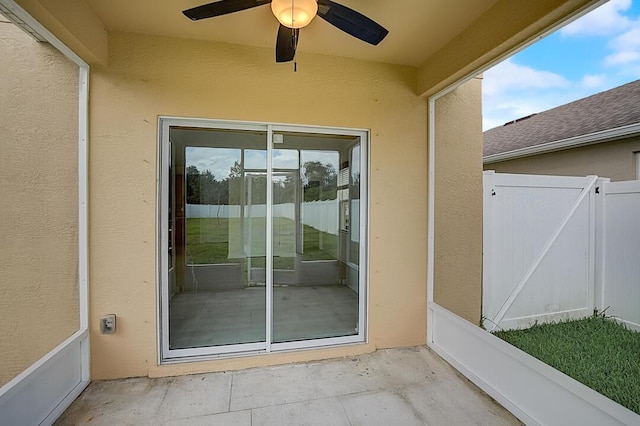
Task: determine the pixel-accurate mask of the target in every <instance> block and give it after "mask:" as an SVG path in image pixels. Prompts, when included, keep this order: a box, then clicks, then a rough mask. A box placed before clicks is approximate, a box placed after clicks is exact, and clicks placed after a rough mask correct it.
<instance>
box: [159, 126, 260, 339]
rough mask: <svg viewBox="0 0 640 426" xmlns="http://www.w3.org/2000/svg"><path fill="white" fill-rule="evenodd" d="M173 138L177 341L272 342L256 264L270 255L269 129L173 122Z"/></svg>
mask: <svg viewBox="0 0 640 426" xmlns="http://www.w3.org/2000/svg"><path fill="white" fill-rule="evenodd" d="M169 139H170V147H171V156H172V158H171V160H172V162H171V173H172V174H173V176H172V178H171V179H170V182H171V187H170V188H169V191H170V197H169V199H170V200H171V203H172V204H173V205H174V208H173V209H171V213H172V214H171V215H170V216H169V220H170V221H171V222H172V223H171V224H170V226H169V229H171V240H172V247H171V257H172V259H173V260H172V262H171V263H172V265H173V272H172V279H171V282H172V287H171V289H170V294H169V309H168V310H169V348H170V349H190V348H199V347H210V346H225V345H239V344H246V343H255V342H264V341H265V339H266V293H265V282H264V279H262V280H260V279H257V280H256V279H255V277H252V274H251V272H252V262H253V263H255V262H256V261H260V260H262V261H264V257H265V256H266V204H267V203H266V188H267V186H266V185H267V180H266V140H267V139H266V133H265V132H249V131H231V130H216V129H190V128H171V129H170V137H169ZM261 158H262V161H261ZM248 167H251V169H249V168H248Z"/></svg>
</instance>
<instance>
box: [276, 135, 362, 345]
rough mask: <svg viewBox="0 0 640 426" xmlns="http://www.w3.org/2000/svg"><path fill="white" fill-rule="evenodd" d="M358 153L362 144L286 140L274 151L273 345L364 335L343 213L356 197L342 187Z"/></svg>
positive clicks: (336, 140)
mask: <svg viewBox="0 0 640 426" xmlns="http://www.w3.org/2000/svg"><path fill="white" fill-rule="evenodd" d="M358 145H359V138H357V137H351V138H347V137H339V136H328V135H315V134H300V133H285V134H283V137H282V142H281V143H279V144H278V145H277V148H278V149H274V154H273V173H272V182H271V184H272V185H273V196H272V214H273V234H272V240H273V264H274V270H273V343H285V342H295V341H303V340H313V339H323V338H335V337H345V336H353V335H357V334H358V333H359V326H358V323H359V317H360V316H359V315H360V304H361V302H360V300H361V298H360V296H359V278H358V271H357V268H356V270H355V273H353V272H352V270H353V268H351V269H350V268H349V266H348V258H349V250H350V249H351V244H350V235H349V233H348V227H347V225H346V223H347V222H348V219H346V218H345V216H344V215H345V214H346V213H347V212H343V210H341V205H342V204H341V203H342V201H346V203H347V204H346V205H349V202H350V201H352V196H353V195H355V192H353V191H350V187H351V186H352V185H351V182H352V180H351V179H346V180H343V181H340V179H339V175H344V174H345V172H344V170H348V168H349V167H348V164H349V162H350V157H351V156H352V154H351V153H352V150H353V148H354V147H355V146H358ZM285 152H287V153H288V154H287V155H286V156H285V155H283V154H282V153H285ZM294 152H295V155H294V154H293V153H294ZM284 158H286V159H288V160H287V161H286V162H285V161H284ZM294 158H296V159H298V161H297V162H295V161H293V159H294ZM349 175H350V174H349V172H348V171H347V172H346V176H349ZM343 198H344V200H343ZM345 221H346V222H345ZM353 280H355V281H353Z"/></svg>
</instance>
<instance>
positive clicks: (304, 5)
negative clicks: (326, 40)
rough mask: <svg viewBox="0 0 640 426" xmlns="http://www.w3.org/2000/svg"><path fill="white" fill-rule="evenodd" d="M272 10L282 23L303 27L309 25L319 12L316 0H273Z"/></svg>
mask: <svg viewBox="0 0 640 426" xmlns="http://www.w3.org/2000/svg"><path fill="white" fill-rule="evenodd" d="M271 10H272V11H273V14H274V15H275V16H276V18H277V19H278V21H280V23H281V24H282V25H284V26H285V27H288V28H302V27H306V26H307V25H309V23H310V22H311V20H312V19H313V18H314V17H315V16H316V14H317V13H318V2H317V1H316V0H293V1H292V0H272V1H271Z"/></svg>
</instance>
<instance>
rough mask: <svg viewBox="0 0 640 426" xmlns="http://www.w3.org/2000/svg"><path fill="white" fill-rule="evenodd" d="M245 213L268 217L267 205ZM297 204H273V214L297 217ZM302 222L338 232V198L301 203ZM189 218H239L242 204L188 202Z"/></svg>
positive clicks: (258, 206)
mask: <svg viewBox="0 0 640 426" xmlns="http://www.w3.org/2000/svg"><path fill="white" fill-rule="evenodd" d="M247 209H250V212H249V210H247V212H245V215H250V216H251V217H266V216H267V207H266V205H264V204H255V205H252V206H247ZM295 214H296V213H295V204H293V203H283V204H276V205H274V206H273V215H274V216H276V217H286V218H289V219H291V220H294V219H295ZM301 216H302V223H303V224H305V225H308V226H312V227H314V228H316V229H317V230H319V231H322V232H327V233H330V234H334V235H337V234H338V200H325V201H308V202H305V203H302V204H301ZM187 217H188V218H207V217H219V218H238V217H240V206H235V205H232V206H226V205H220V206H218V205H208V204H187Z"/></svg>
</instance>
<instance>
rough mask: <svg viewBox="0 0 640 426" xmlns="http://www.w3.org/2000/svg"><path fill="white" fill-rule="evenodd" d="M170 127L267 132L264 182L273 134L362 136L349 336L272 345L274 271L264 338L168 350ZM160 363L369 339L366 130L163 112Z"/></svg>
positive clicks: (269, 171) (270, 262) (269, 170)
mask: <svg viewBox="0 0 640 426" xmlns="http://www.w3.org/2000/svg"><path fill="white" fill-rule="evenodd" d="M171 127H192V128H202V129H221V130H244V131H261V132H266V134H267V141H266V142H267V143H266V145H267V164H268V167H267V181H271V180H272V176H273V167H272V161H271V159H272V153H273V149H274V146H273V135H274V133H283V132H294V133H308V134H323V135H340V136H356V137H360V150H361V154H360V156H361V164H360V175H361V180H360V205H361V206H363V207H362V208H361V211H360V229H359V231H360V265H359V287H358V289H359V293H358V297H359V301H358V302H359V303H358V310H359V311H358V324H359V327H358V333H357V334H354V335H351V336H343V337H332V338H323V339H311V340H303V341H294V342H284V343H272V342H271V340H272V327H273V324H272V318H271V313H272V311H273V306H272V295H273V293H272V292H273V275H272V274H270V273H267V274H266V277H267V282H266V287H267V291H266V312H267V315H266V340H265V342H259V343H246V344H237V345H224V346H210V347H203V348H189V349H170V348H169V338H168V337H169V275H168V270H169V268H168V266H169V259H168V257H169V256H168V237H169V231H168V221H169V211H168V210H169V206H168V200H169V190H170V188H169V176H168V171H169V155H168V153H169V152H170V150H169V130H170V128H171ZM158 144H159V149H158V197H157V199H158V206H157V209H158V229H157V244H158V253H160V255H159V257H158V260H157V262H158V265H157V266H158V274H157V276H158V290H159V291H158V298H157V312H158V327H157V342H158V364H160V365H161V364H170V363H177V362H190V361H199V360H207V359H216V358H224V357H231V356H239V355H241V356H253V355H262V354H269V353H273V352H280V351H291V350H303V349H311V348H319V347H329V346H331V347H333V346H340V345H351V344H359V343H366V342H367V341H368V328H367V312H368V309H367V306H368V275H367V271H368V267H367V265H368V235H369V225H368V224H369V217H368V215H369V184H368V182H369V171H370V170H369V149H368V144H369V130H366V129H349V128H338V127H317V126H305V125H294V124H277V123H264V122H248V121H226V120H214V119H198V118H182V117H171V116H161V117H159V119H158ZM271 191H272V187H271V185H267V199H268V200H271V198H272V194H271ZM272 230H273V213H272V209H267V236H266V237H267V240H266V245H267V247H266V248H267V253H266V260H267V264H266V269H267V271H270V270H271V269H272V266H273V256H272V255H273V247H272V238H273V235H272Z"/></svg>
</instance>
